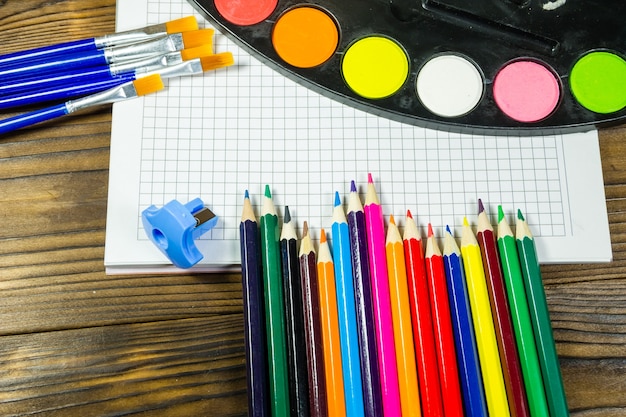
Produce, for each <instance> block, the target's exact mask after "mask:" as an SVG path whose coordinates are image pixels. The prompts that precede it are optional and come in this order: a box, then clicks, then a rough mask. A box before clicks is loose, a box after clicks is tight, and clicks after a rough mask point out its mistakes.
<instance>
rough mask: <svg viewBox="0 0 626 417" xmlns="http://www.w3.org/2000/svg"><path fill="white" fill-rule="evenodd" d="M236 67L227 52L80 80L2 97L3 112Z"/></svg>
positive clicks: (0, 98)
mask: <svg viewBox="0 0 626 417" xmlns="http://www.w3.org/2000/svg"><path fill="white" fill-rule="evenodd" d="M194 49H197V48H194ZM233 63H234V60H233V56H232V54H231V53H230V52H223V53H221V54H214V55H209V56H205V57H202V58H195V59H193V60H189V61H185V62H182V63H180V64H177V65H173V66H169V67H162V68H161V69H158V70H155V71H148V72H146V73H145V74H143V73H142V71H137V72H132V73H126V74H122V75H120V76H112V77H108V78H107V77H99V78H94V79H86V80H82V81H80V80H76V81H72V82H66V84H63V85H57V86H56V87H52V88H50V89H37V90H30V91H26V92H23V93H19V94H10V95H2V96H0V109H7V108H11V107H19V106H26V105H33V104H39V103H43V102H46V101H53V100H65V99H70V98H72V97H77V96H83V95H86V94H92V93H97V92H100V91H102V90H106V89H107V88H111V87H115V86H117V85H120V84H122V83H125V82H128V81H133V80H135V79H137V78H139V77H145V76H148V75H151V74H158V75H160V76H161V77H162V78H163V79H166V78H172V77H181V76H186V75H195V74H201V73H203V72H206V71H210V70H214V69H217V68H222V67H225V66H229V65H232V64H233Z"/></svg>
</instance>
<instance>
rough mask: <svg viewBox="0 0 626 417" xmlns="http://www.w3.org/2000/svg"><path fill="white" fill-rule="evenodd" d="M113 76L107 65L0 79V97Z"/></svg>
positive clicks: (111, 77)
mask: <svg viewBox="0 0 626 417" xmlns="http://www.w3.org/2000/svg"><path fill="white" fill-rule="evenodd" d="M113 78H114V75H112V74H111V70H110V68H109V66H103V67H94V68H78V69H73V70H70V71H67V72H61V73H53V74H42V75H40V76H36V77H28V78H11V79H8V80H1V79H0V98H2V97H9V96H15V95H18V94H22V95H24V94H26V93H27V92H32V91H35V90H39V91H42V90H52V89H56V88H58V87H61V86H67V85H70V84H82V83H85V82H97V81H106V80H111V79H113Z"/></svg>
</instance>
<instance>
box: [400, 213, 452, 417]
mask: <svg viewBox="0 0 626 417" xmlns="http://www.w3.org/2000/svg"><path fill="white" fill-rule="evenodd" d="M403 240H404V259H405V263H406V272H407V277H408V289H409V302H410V304H411V317H412V324H413V335H414V339H415V340H414V343H415V354H416V359H417V376H418V380H419V383H418V385H419V391H420V399H421V409H422V414H423V416H424V417H440V416H443V402H442V397H441V394H442V393H441V386H440V382H439V366H438V364H437V353H436V352H435V335H434V332H433V323H432V316H431V310H430V297H429V295H428V284H427V282H426V269H425V268H426V266H425V263H424V248H423V245H422V238H421V236H420V233H419V230H418V229H417V225H416V224H415V220H414V219H413V216H412V215H411V212H410V211H407V213H406V224H405V226H404V235H403Z"/></svg>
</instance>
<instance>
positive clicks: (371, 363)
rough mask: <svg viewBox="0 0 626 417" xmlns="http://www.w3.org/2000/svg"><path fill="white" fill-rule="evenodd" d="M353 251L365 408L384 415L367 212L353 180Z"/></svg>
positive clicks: (374, 415)
mask: <svg viewBox="0 0 626 417" xmlns="http://www.w3.org/2000/svg"><path fill="white" fill-rule="evenodd" d="M346 219H347V221H348V231H349V233H350V251H351V252H352V277H353V279H354V296H355V307H356V319H357V330H358V335H359V346H360V354H361V380H362V383H363V405H364V408H365V416H367V417H377V416H382V415H383V404H382V396H381V392H380V374H379V373H378V366H377V354H376V333H375V329H374V310H373V307H372V284H371V282H370V270H369V264H368V260H367V256H368V255H367V253H368V252H367V235H366V229H365V213H364V212H363V206H362V204H361V200H360V199H359V195H358V194H357V190H356V184H355V183H354V181H352V182H351V184H350V194H349V197H348V209H347V214H346Z"/></svg>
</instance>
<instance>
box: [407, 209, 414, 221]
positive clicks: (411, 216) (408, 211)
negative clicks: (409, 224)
mask: <svg viewBox="0 0 626 417" xmlns="http://www.w3.org/2000/svg"><path fill="white" fill-rule="evenodd" d="M406 217H408V218H409V219H412V218H413V215H412V214H411V210H407V211H406Z"/></svg>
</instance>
